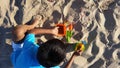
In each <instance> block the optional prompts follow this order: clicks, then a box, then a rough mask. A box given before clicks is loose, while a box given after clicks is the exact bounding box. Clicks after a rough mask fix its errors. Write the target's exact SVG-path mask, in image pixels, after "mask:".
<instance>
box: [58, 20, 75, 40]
mask: <svg viewBox="0 0 120 68" xmlns="http://www.w3.org/2000/svg"><path fill="white" fill-rule="evenodd" d="M56 26H57V27H59V28H58V35H59V36H65V37H66V40H67V42H70V39H71V37H72V35H73V31H72V30H73V24H72V23H70V24H69V23H68V22H67V21H64V23H59V24H56Z"/></svg>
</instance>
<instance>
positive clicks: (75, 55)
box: [65, 50, 81, 68]
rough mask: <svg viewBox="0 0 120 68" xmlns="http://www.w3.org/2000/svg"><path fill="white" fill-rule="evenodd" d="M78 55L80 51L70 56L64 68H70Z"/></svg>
mask: <svg viewBox="0 0 120 68" xmlns="http://www.w3.org/2000/svg"><path fill="white" fill-rule="evenodd" d="M80 53H81V51H79V50H78V51H75V52H74V53H73V54H72V56H71V58H70V60H69V61H68V63H67V64H66V66H65V68H71V66H72V63H73V61H74V59H75V57H77V56H79V55H80Z"/></svg>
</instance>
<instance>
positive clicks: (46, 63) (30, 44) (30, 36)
mask: <svg viewBox="0 0 120 68" xmlns="http://www.w3.org/2000/svg"><path fill="white" fill-rule="evenodd" d="M40 20H41V18H40V16H36V18H35V20H34V21H33V22H32V24H31V25H18V26H16V27H15V28H14V30H13V42H12V47H13V52H12V55H11V60H12V64H13V66H14V68H60V67H59V66H58V65H59V64H60V63H61V62H62V61H63V60H64V59H65V57H66V53H65V44H64V43H63V42H62V41H60V40H58V39H51V40H48V41H47V42H45V43H43V44H41V45H38V44H36V43H35V35H38V34H53V35H58V27H55V28H52V29H40V28H34V27H35V26H36V25H37V24H38V23H39V21H40ZM41 21H42V22H44V21H45V20H43V19H42V20H41ZM78 54H79V52H77V51H76V52H74V53H73V55H72V57H71V59H70V61H69V62H68V64H67V65H66V67H65V68H70V67H71V65H72V62H73V60H74V58H75V56H77V55H78Z"/></svg>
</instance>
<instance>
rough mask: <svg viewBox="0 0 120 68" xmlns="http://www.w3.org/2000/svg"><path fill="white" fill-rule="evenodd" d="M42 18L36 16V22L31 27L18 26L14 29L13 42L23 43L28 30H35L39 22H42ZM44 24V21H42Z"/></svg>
mask: <svg viewBox="0 0 120 68" xmlns="http://www.w3.org/2000/svg"><path fill="white" fill-rule="evenodd" d="M41 18H42V17H41V16H39V15H38V16H36V18H35V20H34V21H33V22H32V24H31V25H17V26H16V27H14V29H13V41H14V42H16V43H17V42H20V43H21V42H22V41H23V40H24V37H25V35H26V33H27V31H28V30H31V29H33V28H34V27H35V26H36V25H38V23H39V21H40V20H42V19H41ZM42 22H43V21H42Z"/></svg>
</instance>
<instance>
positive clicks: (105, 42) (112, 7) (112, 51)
mask: <svg viewBox="0 0 120 68" xmlns="http://www.w3.org/2000/svg"><path fill="white" fill-rule="evenodd" d="M38 14H40V15H43V16H44V17H46V18H47V20H46V21H45V22H44V23H40V24H39V25H38V26H37V27H44V28H49V27H52V26H54V25H55V24H56V23H63V21H64V20H67V21H69V23H71V22H73V23H74V29H73V32H74V34H73V36H72V38H71V43H76V42H78V41H83V40H85V41H86V42H87V43H88V44H89V47H88V49H87V50H86V51H85V52H84V53H83V54H82V55H81V56H79V57H77V58H75V60H74V62H73V65H72V67H71V68H120V0H53V2H50V1H47V0H0V68H13V66H12V64H11V61H10V54H11V52H12V47H11V41H12V33H11V30H12V28H13V27H14V26H16V25H19V24H25V23H27V22H29V21H30V20H32V17H33V16H35V15H38ZM37 38H39V39H41V41H43V42H45V41H46V40H48V39H51V38H54V36H51V35H45V36H44V35H41V36H40V37H37ZM56 38H59V39H61V40H65V38H64V37H56ZM71 55H72V52H70V53H68V54H67V57H66V60H65V61H64V62H63V63H66V62H67V61H68V60H69V58H70V57H71ZM61 67H64V65H62V64H61Z"/></svg>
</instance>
